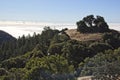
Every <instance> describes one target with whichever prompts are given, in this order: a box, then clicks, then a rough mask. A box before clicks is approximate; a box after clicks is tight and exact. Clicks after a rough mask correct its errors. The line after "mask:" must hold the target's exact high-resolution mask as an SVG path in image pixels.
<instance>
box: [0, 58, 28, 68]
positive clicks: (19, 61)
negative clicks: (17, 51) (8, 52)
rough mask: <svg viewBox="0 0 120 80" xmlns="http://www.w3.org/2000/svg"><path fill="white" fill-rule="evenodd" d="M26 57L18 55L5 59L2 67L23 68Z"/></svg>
mask: <svg viewBox="0 0 120 80" xmlns="http://www.w3.org/2000/svg"><path fill="white" fill-rule="evenodd" d="M25 63H26V59H25V58H24V57H16V58H10V59H8V60H5V61H3V62H2V63H1V67H3V68H5V69H11V68H23V67H25Z"/></svg>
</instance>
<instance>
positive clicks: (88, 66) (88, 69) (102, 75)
mask: <svg viewBox="0 0 120 80" xmlns="http://www.w3.org/2000/svg"><path fill="white" fill-rule="evenodd" d="M119 60H120V48H119V49H117V50H114V51H112V50H108V51H106V52H104V53H99V54H97V55H96V56H94V57H93V58H86V59H85V60H84V64H82V65H80V68H82V69H81V73H80V75H81V76H88V75H94V76H95V78H96V79H106V80H117V79H118V77H119V76H120V71H119V70H120V68H119V66H120V63H119Z"/></svg>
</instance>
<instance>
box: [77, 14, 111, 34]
mask: <svg viewBox="0 0 120 80" xmlns="http://www.w3.org/2000/svg"><path fill="white" fill-rule="evenodd" d="M76 24H77V30H78V31H79V32H81V33H96V32H108V31H109V27H108V25H107V23H106V22H105V20H104V18H103V17H101V16H97V17H96V18H95V17H94V16H93V15H88V16H86V17H84V18H83V19H82V20H80V21H79V22H77V23H76Z"/></svg>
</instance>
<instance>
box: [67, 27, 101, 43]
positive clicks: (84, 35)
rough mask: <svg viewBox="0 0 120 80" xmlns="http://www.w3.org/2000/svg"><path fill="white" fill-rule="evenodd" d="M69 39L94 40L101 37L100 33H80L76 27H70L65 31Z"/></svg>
mask: <svg viewBox="0 0 120 80" xmlns="http://www.w3.org/2000/svg"><path fill="white" fill-rule="evenodd" d="M65 32H66V33H67V34H68V35H69V36H70V38H71V39H75V40H78V41H96V40H101V39H102V35H103V34H102V33H80V32H78V31H77V30H76V29H70V30H66V31H65Z"/></svg>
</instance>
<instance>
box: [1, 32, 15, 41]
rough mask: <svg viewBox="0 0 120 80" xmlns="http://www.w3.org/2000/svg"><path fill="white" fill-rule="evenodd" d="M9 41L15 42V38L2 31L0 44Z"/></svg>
mask: <svg viewBox="0 0 120 80" xmlns="http://www.w3.org/2000/svg"><path fill="white" fill-rule="evenodd" d="M9 40H15V38H14V37H13V36H11V35H10V34H8V33H7V32H4V31H2V30H0V43H1V42H3V41H9Z"/></svg>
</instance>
